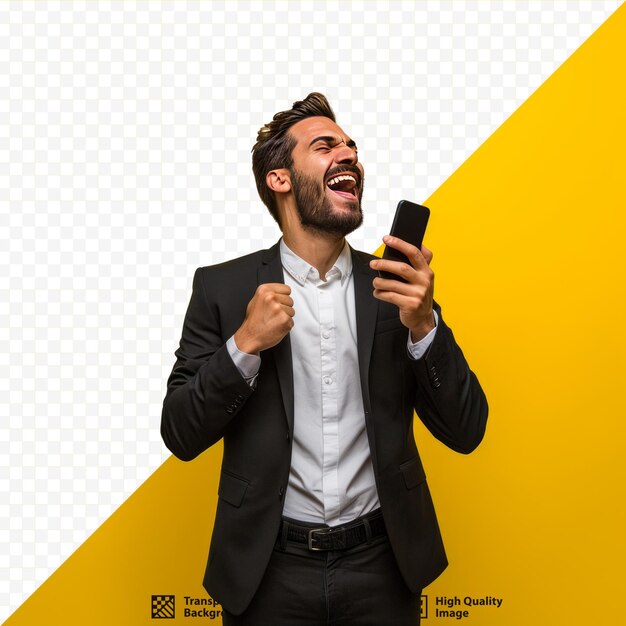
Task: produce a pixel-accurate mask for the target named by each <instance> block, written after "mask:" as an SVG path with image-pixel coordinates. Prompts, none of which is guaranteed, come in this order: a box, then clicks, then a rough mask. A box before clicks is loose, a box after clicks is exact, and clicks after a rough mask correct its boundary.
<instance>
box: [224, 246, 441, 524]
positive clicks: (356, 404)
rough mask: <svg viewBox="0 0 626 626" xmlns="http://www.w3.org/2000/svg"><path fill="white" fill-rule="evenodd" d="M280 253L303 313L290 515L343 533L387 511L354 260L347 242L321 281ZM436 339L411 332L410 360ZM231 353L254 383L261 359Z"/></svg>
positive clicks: (296, 333)
mask: <svg viewBox="0 0 626 626" xmlns="http://www.w3.org/2000/svg"><path fill="white" fill-rule="evenodd" d="M280 254H281V261H282V265H283V269H284V277H285V284H287V285H288V286H289V287H290V288H291V297H292V298H293V300H294V309H295V311H296V313H295V316H294V318H293V319H294V327H293V328H292V329H291V332H290V342H291V357H292V365H293V376H294V398H295V402H294V432H293V451H292V457H291V470H290V474H289V482H288V486H287V491H286V493H285V503H284V510H283V514H284V515H285V516H286V517H290V518H293V519H297V520H300V521H304V522H314V523H323V524H328V525H329V526H336V525H338V524H343V523H346V522H349V521H351V520H353V519H355V518H357V517H360V516H361V515H365V514H367V513H369V512H371V511H373V510H374V509H376V508H377V507H379V506H380V503H379V500H378V493H377V491H376V483H375V480H374V470H373V467H372V461H371V455H370V449H369V442H368V439H367V432H366V429H365V413H364V408H363V399H362V394H361V382H360V377H359V363H358V353H357V335H356V311H355V299H354V281H353V277H352V255H351V253H350V248H349V246H348V244H347V243H346V245H345V246H344V248H343V250H342V251H341V253H340V255H339V257H338V258H337V260H336V261H335V264H334V265H333V267H332V268H331V269H330V270H329V271H328V273H327V274H326V276H325V277H324V279H322V278H320V276H319V273H318V271H317V270H316V269H315V268H314V267H312V266H311V265H310V264H309V263H307V262H306V261H304V260H303V259H301V258H300V257H298V256H297V255H296V254H295V253H294V252H292V251H291V250H290V249H289V248H288V247H287V246H286V244H285V243H284V241H282V240H281V242H280ZM435 321H436V322H437V321H438V320H437V316H436V314H435ZM435 332H436V328H435V329H433V330H432V331H431V332H430V333H429V334H428V335H427V336H426V337H424V338H423V339H422V340H421V341H419V342H417V343H413V342H412V341H411V337H410V332H409V333H408V334H409V337H408V342H407V348H408V351H409V355H410V356H411V357H412V358H414V359H418V358H420V357H421V356H423V354H424V353H425V352H426V350H427V349H428V347H429V346H430V344H431V343H432V340H433V338H434V335H435ZM227 348H228V351H229V353H230V355H231V357H232V358H233V361H234V363H235V365H236V366H237V368H238V369H239V371H240V372H241V374H242V376H244V378H246V380H248V382H249V383H250V384H254V383H255V378H256V374H257V372H258V370H259V367H260V362H261V359H260V357H259V356H257V355H250V354H246V353H243V352H241V351H239V350H238V349H237V346H236V344H235V341H234V337H231V338H230V339H229V340H228V343H227ZM400 358H401V356H400Z"/></svg>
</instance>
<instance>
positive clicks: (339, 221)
mask: <svg viewBox="0 0 626 626" xmlns="http://www.w3.org/2000/svg"><path fill="white" fill-rule="evenodd" d="M342 169H345V168H342ZM290 172H291V184H292V189H293V194H294V198H295V201H296V209H297V211H298V216H299V218H300V224H302V227H303V228H305V229H310V230H315V231H317V232H319V233H324V234H327V235H333V236H336V237H345V236H346V235H348V234H349V233H351V232H352V231H353V230H356V229H357V228H358V227H359V226H360V225H361V224H362V223H363V210H362V209H361V197H362V196H363V186H362V185H361V189H360V190H359V193H358V196H357V197H355V198H354V207H353V208H351V209H349V210H345V211H341V212H339V211H337V210H333V205H332V203H331V202H330V200H329V199H328V197H327V195H326V186H325V185H324V186H323V187H322V188H320V185H319V182H318V180H317V179H316V178H313V177H312V176H307V175H306V174H302V173H300V172H298V171H297V170H296V169H294V168H293V167H292V168H290ZM359 176H360V179H361V180H362V175H359Z"/></svg>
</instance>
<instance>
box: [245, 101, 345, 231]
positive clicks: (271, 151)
mask: <svg viewBox="0 0 626 626" xmlns="http://www.w3.org/2000/svg"><path fill="white" fill-rule="evenodd" d="M318 116H319V117H328V118H330V119H331V120H332V121H333V122H334V121H335V114H334V113H333V110H332V109H331V107H330V104H328V100H327V99H326V96H324V95H323V94H321V93H317V92H313V93H310V94H309V95H308V96H307V97H306V98H305V99H304V100H298V101H297V102H294V103H293V106H292V107H291V109H288V110H287V111H280V113H276V115H274V117H273V119H272V121H271V122H270V123H269V124H265V126H263V127H262V128H261V129H260V130H259V133H258V135H257V138H256V143H255V144H254V147H253V148H252V171H253V172H254V179H255V181H256V188H257V190H258V192H259V196H261V200H263V203H264V204H265V205H266V206H267V208H268V209H269V212H270V213H271V214H272V217H273V218H274V219H275V220H276V221H277V222H278V225H279V226H280V218H279V216H278V206H277V205H276V198H275V196H274V192H273V191H272V190H271V189H270V188H269V187H268V186H267V183H266V182H265V177H266V175H267V173H268V172H271V171H272V170H275V169H281V168H289V167H291V165H292V164H293V159H292V158H291V153H292V152H293V149H294V148H295V146H296V139H295V137H294V136H293V135H291V134H290V133H289V129H290V128H291V127H292V126H293V125H294V124H296V123H297V122H299V121H301V120H303V119H306V118H307V117H318Z"/></svg>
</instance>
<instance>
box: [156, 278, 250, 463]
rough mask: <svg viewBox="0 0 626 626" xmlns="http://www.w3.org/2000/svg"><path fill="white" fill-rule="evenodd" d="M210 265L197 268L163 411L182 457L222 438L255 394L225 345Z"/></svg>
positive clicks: (172, 445)
mask: <svg viewBox="0 0 626 626" xmlns="http://www.w3.org/2000/svg"><path fill="white" fill-rule="evenodd" d="M209 270H210V268H198V269H197V270H196V272H195V274H194V278H193V291H192V295H191V300H190V302H189V306H188V308H187V313H186V315H185V321H184V323H183V330H182V337H181V340H180V346H179V348H178V350H176V352H175V356H176V362H175V363H174V367H173V369H172V372H171V374H170V376H169V378H168V381H167V392H166V395H165V399H164V401H163V411H162V414H161V436H162V437H163V441H164V442H165V445H166V446H167V447H168V448H169V449H170V451H171V452H172V453H173V454H174V455H175V456H177V457H178V458H179V459H181V460H183V461H190V460H191V459H193V458H195V457H196V456H198V455H199V454H200V453H201V452H204V451H205V450H206V449H207V448H209V447H210V446H212V445H213V444H214V443H215V442H216V441H218V440H219V439H220V438H221V437H222V436H223V434H224V431H225V430H226V429H227V427H228V426H229V424H230V423H231V421H232V420H233V419H234V418H235V417H236V415H237V413H238V412H239V410H240V409H241V407H242V406H243V405H244V404H245V401H246V400H247V399H248V397H249V396H250V395H251V394H252V393H253V389H252V388H251V387H250V385H248V383H247V382H246V381H245V380H244V379H243V377H242V376H241V374H240V373H239V371H238V370H237V367H236V366H235V364H234V363H233V360H232V358H231V357H230V355H229V353H228V350H227V348H226V340H225V339H224V338H223V336H222V324H221V320H220V310H219V307H218V306H217V303H216V302H211V300H210V299H209V298H208V297H207V293H206V290H205V288H204V280H205V276H206V274H207V272H208V271H209ZM226 339H228V338H226Z"/></svg>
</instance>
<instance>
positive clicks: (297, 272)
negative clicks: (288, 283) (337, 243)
mask: <svg viewBox="0 0 626 626" xmlns="http://www.w3.org/2000/svg"><path fill="white" fill-rule="evenodd" d="M280 260H281V262H282V265H283V268H284V269H285V270H286V271H287V272H289V275H290V276H292V277H293V279H294V280H295V281H297V282H298V283H300V284H301V285H304V283H305V282H306V280H307V278H308V277H309V276H311V279H312V280H316V279H318V280H319V273H318V271H317V270H316V269H315V268H314V267H313V266H312V265H311V264H309V263H307V262H306V261H305V260H304V259H301V258H300V257H299V256H298V255H297V254H296V253H295V252H293V250H290V249H289V248H288V247H287V244H286V243H285V241H284V240H283V239H282V238H281V240H280ZM334 272H338V273H339V277H340V280H341V284H342V285H343V284H344V283H345V281H346V280H347V279H348V278H349V277H350V274H352V254H351V253H350V246H349V245H348V242H347V241H346V242H345V244H344V246H343V248H342V250H341V252H340V253H339V256H338V257H337V260H336V261H335V264H334V265H333V266H332V267H331V268H330V270H328V273H327V274H326V278H328V277H329V276H331V275H332V274H333V273H334Z"/></svg>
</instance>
